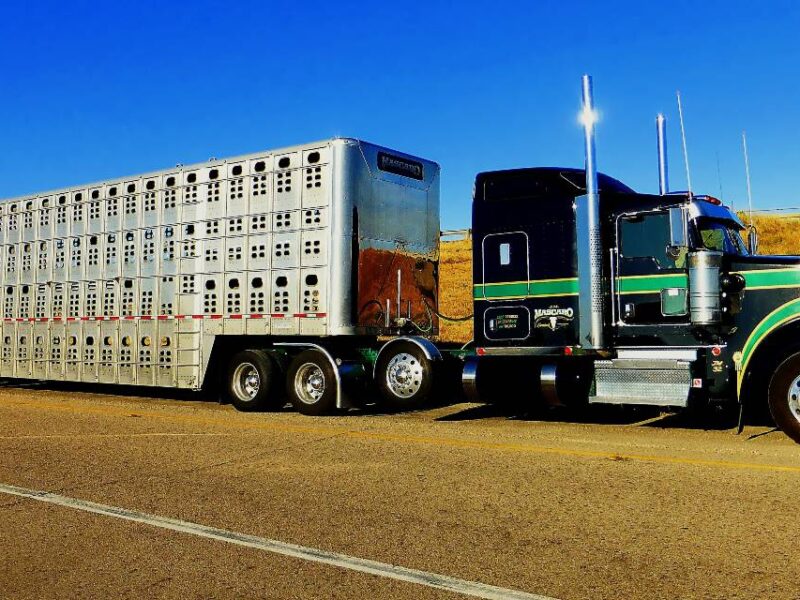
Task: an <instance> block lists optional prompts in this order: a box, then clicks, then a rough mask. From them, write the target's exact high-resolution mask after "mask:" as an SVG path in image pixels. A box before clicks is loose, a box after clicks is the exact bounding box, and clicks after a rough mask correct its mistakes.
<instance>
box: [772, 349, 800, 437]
mask: <svg viewBox="0 0 800 600" xmlns="http://www.w3.org/2000/svg"><path fill="white" fill-rule="evenodd" d="M768 396H769V412H770V413H771V414H772V418H773V419H774V420H775V424H776V425H777V426H778V427H780V429H781V431H783V433H785V434H786V435H788V436H789V437H790V438H792V439H793V440H794V441H795V442H797V443H800V352H798V353H797V354H793V355H792V356H790V357H789V358H787V359H786V360H785V361H783V362H782V363H781V364H780V366H779V367H778V368H777V370H776V371H775V373H774V374H773V375H772V379H771V380H770V382H769V395H768Z"/></svg>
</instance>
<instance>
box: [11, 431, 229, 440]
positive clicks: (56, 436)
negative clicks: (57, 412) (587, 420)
mask: <svg viewBox="0 0 800 600" xmlns="http://www.w3.org/2000/svg"><path fill="white" fill-rule="evenodd" d="M229 435H231V434H230V433H170V432H167V431H165V432H153V433H54V434H49V435H2V436H0V440H49V439H86V438H131V437H133V438H136V437H204V436H213V437H218V436H229Z"/></svg>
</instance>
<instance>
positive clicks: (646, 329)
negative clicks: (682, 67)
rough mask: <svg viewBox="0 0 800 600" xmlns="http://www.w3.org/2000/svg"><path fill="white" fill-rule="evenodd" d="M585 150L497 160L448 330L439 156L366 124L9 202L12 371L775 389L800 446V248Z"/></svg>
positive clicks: (276, 386) (348, 388)
mask: <svg viewBox="0 0 800 600" xmlns="http://www.w3.org/2000/svg"><path fill="white" fill-rule="evenodd" d="M582 115H583V122H584V134H585V135H584V138H585V165H584V168H583V169H574V168H558V167H547V168H520V169H512V170H503V171H492V172H485V173H480V174H478V175H477V177H476V179H475V185H474V196H473V203H472V237H473V253H472V262H473V283H474V298H473V309H474V310H473V317H472V318H473V324H474V343H473V344H472V346H471V348H469V349H466V350H465V349H463V348H462V349H459V348H453V347H449V346H445V345H442V344H437V343H434V340H435V339H436V334H437V331H438V326H439V319H440V318H445V316H444V315H441V314H440V312H439V310H438V292H439V279H438V259H439V166H438V165H437V164H436V163H435V162H433V161H430V160H426V159H423V158H419V157H416V156H412V155H409V154H406V153H403V152H399V151H396V150H391V149H389V148H385V147H381V146H377V145H374V144H370V143H367V142H364V141H360V140H356V139H351V138H337V139H332V140H327V141H323V142H318V143H312V144H306V145H302V146H294V147H289V148H281V149H276V150H272V151H265V152H261V153H256V154H251V155H246V156H239V157H234V158H230V159H227V160H210V161H209V162H207V163H202V164H196V165H189V166H177V167H175V168H172V169H167V170H163V171H158V172H151V173H145V174H142V175H138V176H135V177H123V178H119V179H113V180H108V181H103V182H99V183H95V184H89V185H83V186H77V187H70V188H67V189H62V190H55V191H51V192H46V193H40V194H36V195H33V196H26V197H22V198H15V199H10V200H7V201H4V202H2V203H0V264H2V310H3V315H2V317H3V325H2V336H3V339H2V345H0V377H5V378H16V379H37V380H58V381H80V382H87V383H107V384H123V385H144V386H165V387H175V388H187V389H200V388H202V387H205V386H209V385H215V386H218V387H219V389H221V390H222V393H223V395H224V396H225V397H227V399H229V400H230V402H231V403H233V404H234V406H235V407H236V408H238V409H240V410H264V409H269V408H276V407H279V406H282V405H283V404H284V403H285V401H286V399H287V397H288V400H289V401H291V403H292V404H293V405H294V407H295V408H296V409H297V410H298V411H300V412H302V413H304V414H310V415H320V414H326V413H330V412H332V411H335V410H341V409H344V408H347V407H350V406H354V405H357V404H359V403H363V402H364V401H365V399H367V401H370V399H372V398H375V397H378V398H380V401H381V402H383V403H384V405H386V406H388V407H391V408H393V409H398V408H408V407H415V406H419V405H421V404H422V403H423V402H424V401H425V400H426V399H428V398H429V397H430V396H431V395H432V394H433V393H434V390H435V389H436V388H437V386H438V385H439V384H441V383H442V382H443V381H447V380H448V379H450V377H449V376H450V375H451V374H452V373H453V372H454V371H457V372H458V374H459V376H460V379H461V387H462V390H463V392H464V393H465V394H466V396H467V397H468V398H470V399H473V400H478V401H483V400H484V399H486V397H487V392H498V391H501V393H503V394H505V395H513V396H515V397H517V398H518V399H521V400H522V401H523V402H526V401H527V402H531V403H533V402H542V401H543V402H545V403H547V404H549V405H563V404H584V403H594V404H618V405H655V406H662V407H669V408H687V407H691V406H704V405H709V404H722V405H729V406H734V407H735V406H738V407H739V409H740V425H741V419H742V415H743V414H744V408H745V406H746V405H758V404H760V403H764V402H765V403H766V404H767V405H768V406H769V409H770V412H771V414H772V416H773V418H774V420H775V422H776V423H777V425H778V426H779V427H780V428H781V429H782V430H783V431H784V432H785V433H786V434H787V435H789V436H790V437H792V438H793V439H794V440H796V441H798V442H800V257H777V256H761V255H757V254H756V245H757V236H756V234H755V231H754V230H752V229H751V230H750V231H749V232H748V235H747V236H746V237H747V243H746V242H745V240H744V239H743V237H742V234H743V232H745V231H746V229H747V228H746V227H745V226H744V224H743V223H742V222H741V221H740V219H739V218H738V217H737V215H736V214H735V213H733V212H732V211H731V210H730V209H729V208H728V207H726V206H724V205H723V204H722V203H721V202H720V201H719V200H717V199H715V198H713V197H711V196H706V195H698V194H694V193H692V192H691V191H689V192H670V191H669V186H668V181H667V171H668V170H667V164H666V152H665V135H664V133H665V130H664V122H663V120H661V121H659V128H658V132H659V143H658V149H659V153H658V156H659V165H658V166H659V169H658V171H659V176H660V179H659V192H660V193H659V194H642V193H637V192H635V191H634V190H632V189H631V188H630V187H628V186H626V185H625V184H624V183H622V182H620V181H619V180H617V179H614V178H612V177H610V176H607V175H605V174H602V173H598V171H597V167H596V158H595V143H594V133H595V118H594V115H595V112H594V107H593V99H592V86H591V79H590V78H589V77H588V76H585V77H584V80H583V111H582Z"/></svg>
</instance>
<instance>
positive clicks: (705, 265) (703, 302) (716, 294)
mask: <svg viewBox="0 0 800 600" xmlns="http://www.w3.org/2000/svg"><path fill="white" fill-rule="evenodd" d="M721 266H722V252H715V251H713V250H699V251H697V252H691V253H689V311H690V314H691V319H692V324H693V325H716V324H717V323H719V322H720V321H721V320H722V307H721V295H720V288H719V275H720V268H721Z"/></svg>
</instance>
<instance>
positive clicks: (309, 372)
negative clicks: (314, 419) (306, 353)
mask: <svg viewBox="0 0 800 600" xmlns="http://www.w3.org/2000/svg"><path fill="white" fill-rule="evenodd" d="M294 391H295V394H296V395H297V397H298V398H299V399H300V401H301V402H303V403H305V404H316V403H317V402H319V401H320V399H322V396H323V395H324V394H325V373H323V372H322V369H321V368H320V367H319V365H317V364H315V363H304V364H303V365H300V368H299V369H297V375H295V378H294Z"/></svg>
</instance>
